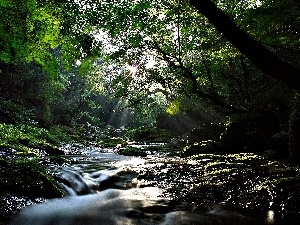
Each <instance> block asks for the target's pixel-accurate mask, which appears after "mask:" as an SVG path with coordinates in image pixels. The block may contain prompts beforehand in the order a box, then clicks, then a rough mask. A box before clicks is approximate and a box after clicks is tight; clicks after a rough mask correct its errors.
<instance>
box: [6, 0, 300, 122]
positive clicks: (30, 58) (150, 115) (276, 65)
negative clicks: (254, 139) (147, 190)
mask: <svg viewBox="0 0 300 225" xmlns="http://www.w3.org/2000/svg"><path fill="white" fill-rule="evenodd" d="M299 9H300V3H299V2H298V1H296V0H284V1H273V0H260V1H252V0H236V1H224V0H214V1H211V0H198V1H197V0H191V1H182V0H174V1H165V0H157V1H147V0H138V1H129V0H123V1H110V0H103V1H98V0H85V1H77V0H62V1H56V0H47V1H39V0H5V1H2V2H1V3H0V11H1V15H0V19H1V21H2V22H1V24H0V79H1V84H0V86H1V87H0V90H1V96H0V101H1V102H2V104H1V108H0V109H1V111H2V112H3V116H2V119H1V120H2V121H14V120H18V119H17V118H11V117H13V116H12V114H13V111H14V110H13V107H14V105H15V106H19V105H21V106H22V107H24V108H25V109H26V110H20V113H23V112H26V113H27V114H26V113H25V114H26V115H23V116H22V117H24V116H29V117H30V116H33V117H34V118H35V120H37V121H39V122H40V123H42V124H44V125H49V124H55V123H63V124H71V123H73V122H75V121H77V122H79V121H82V122H83V121H90V122H91V121H94V122H97V123H99V122H101V117H102V119H103V118H105V117H106V116H105V112H104V111H105V110H104V108H103V107H104V105H105V103H104V102H107V101H108V99H111V100H109V101H112V102H114V103H112V105H114V106H116V107H111V109H109V110H110V112H114V113H118V112H121V111H123V110H124V109H130V108H131V109H134V110H133V111H136V110H137V111H136V113H137V114H140V115H142V117H140V118H146V119H145V121H155V117H156V116H157V115H158V114H161V113H162V112H163V113H165V112H167V113H168V114H171V115H174V114H178V113H180V112H184V113H192V114H193V113H194V114H195V113H197V111H199V110H200V111H201V110H202V111H203V110H204V108H207V107H211V108H212V109H210V110H213V109H216V108H217V109H218V110H221V111H223V112H225V114H226V113H232V112H245V111H255V110H260V109H264V110H273V111H274V110H275V111H276V110H277V111H276V112H278V113H283V112H286V110H287V106H283V104H284V105H287V104H288V103H286V100H287V99H289V98H290V96H291V94H292V93H293V90H292V89H296V90H299V87H300V82H299V77H300V74H299V53H300V42H299V27H300V26H299V25H300V24H299V23H300V15H299V11H300V10H299ZM274 78H275V79H274ZM282 82H283V83H282ZM103 98H105V100H104V99H103ZM279 106H280V107H279ZM105 107H108V106H107V105H106V106H105ZM204 111H205V110H204ZM130 113H131V115H132V116H133V115H134V112H130ZM23 114H24V113H23ZM137 114H136V115H137ZM61 115H64V116H61ZM16 117H17V116H16ZM133 117H135V116H133ZM26 118H27V117H26Z"/></svg>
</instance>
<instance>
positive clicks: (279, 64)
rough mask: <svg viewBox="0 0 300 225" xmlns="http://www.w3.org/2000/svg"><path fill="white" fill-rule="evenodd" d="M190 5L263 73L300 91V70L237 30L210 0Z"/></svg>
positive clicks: (199, 0)
mask: <svg viewBox="0 0 300 225" xmlns="http://www.w3.org/2000/svg"><path fill="white" fill-rule="evenodd" d="M190 3H191V4H192V5H193V6H194V7H195V8H196V9H197V10H198V11H199V12H200V13H201V14H202V15H204V16H205V17H206V18H207V19H208V20H209V21H210V22H211V23H212V24H214V26H215V27H216V28H217V30H218V31H220V32H221V33H222V34H223V35H224V37H225V38H226V39H227V40H229V41H230V42H231V43H232V44H233V45H234V46H235V47H236V48H238V49H239V50H240V51H241V52H242V53H243V54H244V55H246V56H247V58H248V59H249V60H250V61H251V62H252V63H253V64H254V65H255V66H256V67H257V68H259V69H260V70H261V71H262V72H263V73H265V74H267V75H269V76H271V77H273V78H276V79H279V80H281V81H283V82H284V83H286V84H287V85H288V86H290V87H291V88H293V89H296V90H300V69H298V68H297V67H295V66H293V65H291V64H290V63H288V62H285V61H283V60H282V59H280V58H279V57H278V56H277V55H275V54H274V53H273V52H271V51H270V50H268V49H267V48H265V47H264V46H263V45H261V44H260V43H259V42H258V41H256V40H255V39H254V38H253V37H251V36H250V35H249V34H248V33H246V32H245V31H243V30H242V29H241V28H239V27H238V26H237V25H236V24H235V23H234V22H233V21H232V20H231V19H230V18H229V17H228V16H227V15H226V14H225V13H223V12H222V11H221V10H220V9H219V8H218V7H217V6H216V5H215V4H214V3H213V2H212V1H211V0H190Z"/></svg>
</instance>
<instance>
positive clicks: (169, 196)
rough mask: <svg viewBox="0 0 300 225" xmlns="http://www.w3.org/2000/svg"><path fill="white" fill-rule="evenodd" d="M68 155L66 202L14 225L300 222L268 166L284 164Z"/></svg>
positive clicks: (27, 214)
mask: <svg viewBox="0 0 300 225" xmlns="http://www.w3.org/2000/svg"><path fill="white" fill-rule="evenodd" d="M65 158H66V159H68V160H69V163H68V164H64V165H62V166H55V167H52V168H51V170H52V172H53V173H54V174H55V177H56V179H57V180H58V181H59V183H60V185H61V187H62V188H63V190H64V191H65V197H63V198H60V199H54V200H49V201H47V202H45V203H41V204H36V205H33V206H30V207H26V208H24V209H22V210H21V211H20V212H19V213H18V215H17V216H16V217H15V218H14V219H13V220H12V222H11V223H10V224H11V225H81V224H86V225H98V224H100V225H101V224H103V225H121V224H128V225H129V224H132V225H133V224H136V225H140V224H141V225H143V224H148V225H152V224H153V225H154V224H161V225H184V224H189V225H192V224H195V225H198V224H199V225H201V224H209V225H210V224H228V225H229V224H236V225H238V224H243V225H246V224H262V225H264V224H273V225H279V224H282V225H284V224H286V225H287V224H299V223H300V222H298V221H299V219H300V217H299V214H298V213H295V212H293V214H287V213H286V211H285V208H284V207H287V206H284V205H282V204H286V201H283V200H282V201H281V202H280V203H278V202H279V200H276V199H277V198H278V196H277V195H278V194H276V193H277V192H276V190H275V187H273V186H272V185H273V183H272V182H270V180H272V179H271V178H272V176H273V175H274V174H273V173H271V172H270V169H269V170H268V171H267V170H266V168H271V167H272V168H276V167H278V165H277V164H276V163H270V162H268V161H264V160H262V159H260V158H259V157H257V156H255V155H245V154H239V155H231V156H226V157H225V156H215V155H201V156H198V159H189V160H187V159H182V158H178V157H168V156H161V155H158V154H156V155H149V156H148V157H128V156H122V155H118V154H115V153H114V152H113V151H112V150H109V149H99V148H87V149H82V150H81V151H80V154H78V155H68V156H66V157H65ZM254 162H255V163H254ZM270 164H272V166H270ZM250 165H251V169H250ZM272 170H273V169H272ZM278 171H279V170H276V172H275V174H276V177H279V176H282V174H284V176H286V177H291V176H294V177H295V176H298V171H297V170H293V171H292V170H291V169H286V170H284V172H282V171H283V170H282V169H280V171H281V173H279V172H278ZM266 186H268V187H267V188H264V187H266ZM272 187H273V188H272ZM259 190H263V191H262V193H263V195H262V194H261V193H260V191H259ZM265 190H266V191H265ZM285 191H286V190H285ZM275 192H276V193H275ZM257 193H259V194H257ZM291 193H293V192H292V191H290V192H288V194H289V195H290V196H289V197H291V198H292V197H293V196H292V195H291ZM249 196H250V197H249ZM296 203H297V201H296V200H295V204H296ZM265 205H269V206H271V205H273V207H265ZM275 205H276V207H275ZM278 205H279V206H280V207H281V209H278V207H277V206H278ZM289 205H293V204H289ZM254 206H256V207H254ZM257 206H258V207H257ZM259 208H260V209H261V210H258V209H259Z"/></svg>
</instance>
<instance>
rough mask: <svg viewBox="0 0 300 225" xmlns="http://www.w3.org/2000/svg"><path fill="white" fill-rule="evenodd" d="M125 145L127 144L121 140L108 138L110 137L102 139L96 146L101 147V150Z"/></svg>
mask: <svg viewBox="0 0 300 225" xmlns="http://www.w3.org/2000/svg"><path fill="white" fill-rule="evenodd" d="M126 144H127V142H126V141H125V140H124V139H122V138H110V137H107V138H103V139H102V140H101V141H100V142H99V143H98V145H99V146H101V147H103V148H115V147H117V146H118V145H121V146H124V145H126Z"/></svg>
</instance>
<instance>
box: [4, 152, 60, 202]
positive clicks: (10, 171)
mask: <svg viewBox="0 0 300 225" xmlns="http://www.w3.org/2000/svg"><path fill="white" fill-rule="evenodd" d="M0 168H1V170H0V194H4V193H16V194H20V195H24V196H27V197H30V198H38V197H45V198H54V197H59V196H61V195H62V192H61V190H60V188H59V187H58V185H57V182H56V181H55V180H54V179H53V178H52V176H51V175H50V174H49V173H48V171H47V169H46V168H45V167H44V166H42V165H41V164H40V163H39V161H38V160H37V159H18V160H6V159H3V158H0Z"/></svg>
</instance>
